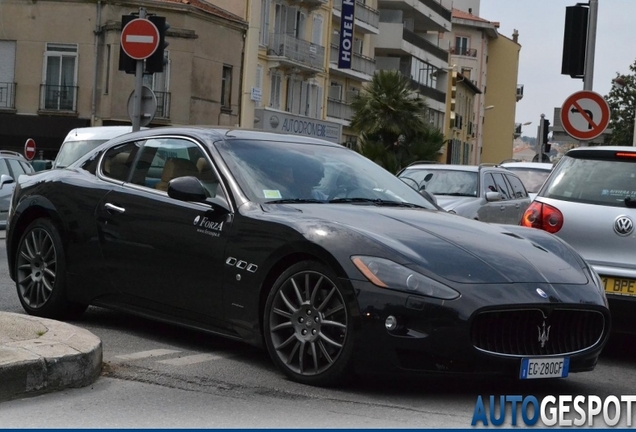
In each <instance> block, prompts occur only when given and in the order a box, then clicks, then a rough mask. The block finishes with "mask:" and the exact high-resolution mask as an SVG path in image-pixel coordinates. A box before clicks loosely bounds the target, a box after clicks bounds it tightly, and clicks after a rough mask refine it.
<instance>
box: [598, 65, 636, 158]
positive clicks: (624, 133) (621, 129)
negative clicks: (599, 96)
mask: <svg viewBox="0 0 636 432" xmlns="http://www.w3.org/2000/svg"><path fill="white" fill-rule="evenodd" d="M629 69H630V71H631V74H629V75H622V76H621V75H619V74H618V73H617V74H616V78H619V77H620V78H622V80H623V81H624V84H625V85H624V86H623V88H620V86H617V85H613V86H612V88H611V90H610V92H609V94H608V95H607V96H605V99H606V100H607V103H608V104H609V107H610V113H611V114H610V124H609V127H610V128H611V129H612V135H611V137H610V141H609V144H611V145H627V146H631V145H632V142H633V139H634V112H635V110H636V61H634V63H633V64H632V65H630V66H629Z"/></svg>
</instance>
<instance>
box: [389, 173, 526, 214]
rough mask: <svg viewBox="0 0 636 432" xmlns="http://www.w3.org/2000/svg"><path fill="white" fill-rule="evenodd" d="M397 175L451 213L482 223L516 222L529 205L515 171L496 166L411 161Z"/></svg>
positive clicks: (524, 189) (524, 190)
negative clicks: (433, 198)
mask: <svg viewBox="0 0 636 432" xmlns="http://www.w3.org/2000/svg"><path fill="white" fill-rule="evenodd" d="M398 177H400V178H401V179H402V180H404V181H405V182H407V183H408V184H410V185H411V186H412V187H413V188H417V189H418V190H420V191H423V190H425V191H427V192H429V193H431V194H433V195H435V197H436V200H437V204H438V205H440V206H441V207H443V208H444V209H445V210H447V211H449V212H451V213H457V214H459V215H461V216H465V217H467V218H470V219H477V220H480V221H483V222H492V223H503V224H518V223H519V221H520V220H521V216H522V215H523V212H524V211H525V210H526V208H527V207H528V205H530V198H529V197H528V192H527V191H526V188H525V187H524V185H523V182H522V181H521V180H520V179H519V177H517V175H516V174H514V173H512V172H510V171H508V170H507V169H505V168H500V167H498V166H496V165H487V164H482V165H479V166H477V165H444V164H429V163H421V162H415V163H413V164H411V165H409V166H408V167H406V168H405V169H403V170H402V171H400V172H399V173H398Z"/></svg>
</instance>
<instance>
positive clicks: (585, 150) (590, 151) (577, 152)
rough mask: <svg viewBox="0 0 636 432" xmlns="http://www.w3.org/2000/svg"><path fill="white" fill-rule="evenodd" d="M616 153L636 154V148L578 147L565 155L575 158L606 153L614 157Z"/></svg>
mask: <svg viewBox="0 0 636 432" xmlns="http://www.w3.org/2000/svg"><path fill="white" fill-rule="evenodd" d="M616 152H628V153H636V147H631V146H595V147H577V148H573V149H571V150H569V151H568V152H567V153H566V154H565V155H566V156H574V157H585V156H586V155H590V156H593V155H594V154H596V155H601V154H603V153H605V154H606V155H607V156H614V154H615V153H616Z"/></svg>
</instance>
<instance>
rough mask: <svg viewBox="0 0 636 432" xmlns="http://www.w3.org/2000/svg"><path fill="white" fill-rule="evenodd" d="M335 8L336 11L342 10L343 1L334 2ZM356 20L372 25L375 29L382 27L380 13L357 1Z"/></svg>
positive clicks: (335, 0) (336, 0) (334, 0)
mask: <svg viewBox="0 0 636 432" xmlns="http://www.w3.org/2000/svg"><path fill="white" fill-rule="evenodd" d="M333 8H334V9H335V10H339V11H341V10H342V0H333ZM355 15H356V19H358V20H360V21H362V22H363V23H365V24H368V25H370V26H371V27H373V28H378V27H379V26H380V12H378V10H377V9H373V8H370V7H369V6H367V5H366V4H364V3H363V2H361V1H360V0H357V1H356V14H355Z"/></svg>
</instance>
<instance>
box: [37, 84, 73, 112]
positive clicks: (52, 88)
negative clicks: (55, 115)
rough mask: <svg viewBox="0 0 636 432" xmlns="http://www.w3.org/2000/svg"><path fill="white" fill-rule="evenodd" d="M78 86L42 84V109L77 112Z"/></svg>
mask: <svg viewBox="0 0 636 432" xmlns="http://www.w3.org/2000/svg"><path fill="white" fill-rule="evenodd" d="M78 88H79V87H77V86H59V85H48V84H41V85H40V109H42V110H48V111H69V112H77V89H78Z"/></svg>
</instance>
